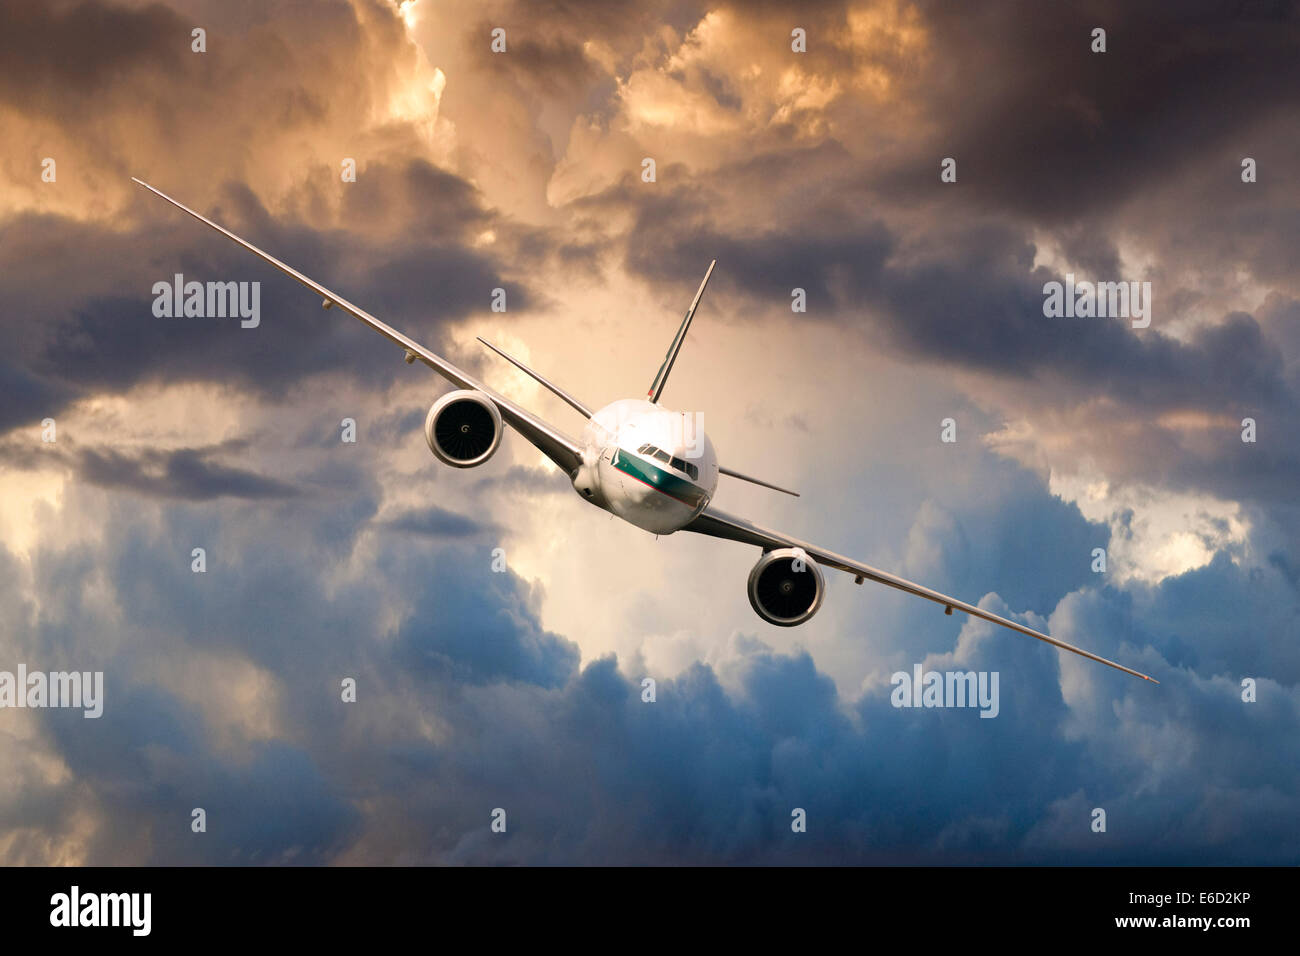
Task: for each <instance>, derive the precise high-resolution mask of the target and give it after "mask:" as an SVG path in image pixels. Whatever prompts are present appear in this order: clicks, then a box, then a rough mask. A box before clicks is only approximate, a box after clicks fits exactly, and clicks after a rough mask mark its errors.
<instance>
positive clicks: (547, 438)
mask: <svg viewBox="0 0 1300 956" xmlns="http://www.w3.org/2000/svg"><path fill="white" fill-rule="evenodd" d="M131 179H132V180H133V181H135V182H137V183H139V184H140V185H141V186H143V187H144V188H145V189H147V190H149V191H150V192H151V193H153V194H154V195H156V196H160V197H162V198H163V199H165V200H167V201H168V202H169V203H171V204H172V205H173V206H175V207H176V208H177V209H179V210H181V211H182V212H185V213H188V214H189V215H191V216H193V217H194V218H195V219H197V220H198V221H199V222H201V223H203V224H204V225H205V226H211V227H212V228H213V229H215V230H216V231H217V232H219V233H221V234H222V235H223V236H225V237H226V238H227V239H229V240H231V241H232V242H235V243H237V244H239V245H241V246H243V247H244V248H245V249H247V250H248V251H249V252H251V253H253V255H255V256H257V257H258V258H260V259H262V260H264V261H265V262H269V263H270V264H271V265H273V266H275V268H277V269H279V270H280V271H281V272H283V273H284V274H285V275H287V276H288V277H289V278H291V279H294V280H296V281H297V282H300V283H302V284H303V285H305V286H306V287H307V288H309V289H311V290H312V291H313V292H315V293H316V294H317V295H318V296H320V297H321V299H322V300H323V303H322V304H324V305H325V307H326V308H329V307H330V306H331V305H337V306H338V307H339V308H340V309H342V310H343V311H344V312H346V313H348V314H349V315H351V316H353V317H355V318H358V319H360V320H361V321H362V322H364V323H365V324H366V325H368V326H370V327H371V328H372V329H374V330H375V331H376V332H378V333H379V334H380V335H382V336H383V337H384V338H386V339H388V340H389V341H390V342H392V343H394V344H395V345H399V346H401V347H402V348H403V349H405V351H406V361H407V362H413V361H415V359H417V358H418V359H419V360H420V361H422V362H423V363H424V364H425V365H427V366H429V368H431V369H433V370H434V371H435V372H437V373H438V374H440V375H441V376H443V378H445V379H447V380H448V381H450V382H452V383H453V384H454V385H457V386H458V387H460V388H472V389H477V390H478V391H480V392H483V393H485V394H486V395H488V397H490V398H491V399H492V401H494V402H496V404H497V407H498V408H499V409H500V410H501V417H502V418H503V419H505V421H506V422H507V423H509V424H510V425H511V426H512V427H513V428H514V429H515V431H517V432H519V434H521V435H523V436H524V437H525V438H527V439H528V440H529V441H530V442H532V443H533V444H534V445H536V446H537V448H538V449H539V450H540V451H541V452H542V454H544V455H546V457H547V458H549V459H551V461H553V462H555V463H556V464H557V465H559V466H560V470H561V471H563V472H564V473H565V474H566V475H569V474H572V473H573V471H574V469H576V468H577V467H578V466H579V465H580V464H582V447H581V446H580V445H579V444H578V443H577V442H575V441H574V440H573V439H572V438H570V437H569V436H568V435H566V434H564V433H563V432H562V431H560V430H559V429H558V428H555V427H554V426H552V425H549V424H547V423H546V422H545V421H543V420H542V419H540V418H538V417H537V416H536V415H534V414H533V413H532V412H530V411H528V410H527V409H526V408H523V407H522V406H520V405H516V404H515V403H514V402H512V401H511V400H510V399H508V398H506V397H505V396H504V395H501V394H500V393H498V392H495V391H493V390H492V389H490V388H488V387H487V386H486V385H484V384H483V383H482V382H480V381H479V380H478V379H476V378H474V376H472V375H470V374H468V373H467V372H463V371H461V370H460V369H458V368H457V367H456V366H454V365H452V364H451V363H450V362H448V361H447V360H446V359H444V358H443V357H442V356H440V355H438V354H436V353H434V352H431V351H430V350H429V349H427V348H425V347H424V346H423V345H421V344H419V343H418V342H416V341H415V340H414V339H410V338H407V337H406V336H405V335H403V334H402V333H401V332H398V331H397V330H396V329H394V328H392V327H391V326H388V325H386V324H384V323H383V322H381V321H379V319H377V318H375V317H374V316H373V315H371V314H370V313H369V312H367V311H366V310H365V309H362V308H360V307H359V306H355V305H353V304H352V303H351V302H349V301H348V300H347V299H345V298H343V297H342V296H340V295H337V294H336V293H334V292H331V291H330V290H329V289H327V288H325V287H324V286H323V285H321V284H320V283H319V282H316V281H315V280H314V279H309V278H308V277H307V276H305V275H303V274H302V273H301V272H299V271H298V270H297V269H294V268H291V267H290V266H287V265H285V264H284V263H283V262H281V261H280V260H279V259H277V258H275V256H273V255H271V254H270V253H267V252H263V251H262V250H261V249H259V248H257V246H255V245H253V244H252V243H251V242H247V241H246V240H244V239H241V238H239V237H238V236H237V235H235V234H234V233H233V232H230V231H229V230H228V229H224V228H222V227H221V226H218V225H217V224H216V223H215V222H213V221H212V220H211V219H207V218H205V217H204V216H201V215H199V214H198V213H197V212H195V211H194V210H193V209H190V208H189V207H187V206H184V205H182V204H181V203H179V202H177V201H176V200H175V199H172V197H171V196H168V195H167V194H166V193H164V192H162V191H161V190H158V189H155V188H154V187H153V186H150V185H149V184H148V183H146V182H144V181H142V180H139V179H136V178H135V177H134V176H132V177H131Z"/></svg>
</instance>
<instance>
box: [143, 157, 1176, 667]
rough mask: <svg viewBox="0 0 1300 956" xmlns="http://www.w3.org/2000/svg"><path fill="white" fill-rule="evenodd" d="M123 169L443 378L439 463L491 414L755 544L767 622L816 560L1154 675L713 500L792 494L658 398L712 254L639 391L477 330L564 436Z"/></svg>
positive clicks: (432, 435) (435, 442) (616, 510)
mask: <svg viewBox="0 0 1300 956" xmlns="http://www.w3.org/2000/svg"><path fill="white" fill-rule="evenodd" d="M131 179H132V181H133V182H135V183H138V184H139V185H141V186H143V187H144V188H145V189H147V190H149V191H150V192H152V193H154V194H155V195H157V196H159V197H161V198H162V199H165V200H166V201H167V202H169V203H171V204H172V205H173V206H175V207H176V208H178V209H180V210H181V211H182V212H185V213H187V214H189V215H190V216H193V217H194V218H195V219H197V220H198V221H199V222H201V223H203V224H204V225H206V226H209V227H211V228H212V229H215V230H216V231H217V232H219V233H221V234H222V235H223V236H225V237H226V238H227V239H230V240H231V241H233V242H235V243H237V244H238V245H240V246H242V247H243V248H245V249H247V250H248V251H249V252H251V253H253V255H255V256H257V257H258V258H260V259H262V260H263V261H265V262H267V263H269V264H270V265H272V266H274V267H275V268H276V269H279V270H280V271H281V272H283V273H284V274H285V275H287V276H289V277H290V278H291V279H294V280H295V281H297V282H299V283H301V284H302V285H304V286H306V287H307V288H308V289H310V290H311V291H312V292H314V293H316V294H317V295H318V296H320V297H321V305H322V306H323V307H324V308H326V309H329V308H332V307H333V306H336V305H337V306H338V307H339V308H340V309H341V310H342V311H344V312H346V313H348V314H349V315H351V316H353V317H354V318H357V319H359V320H360V321H361V322H363V323H364V324H365V325H368V326H369V327H370V328H372V329H374V330H375V331H376V332H378V333H379V334H380V335H382V336H383V337H384V338H386V339H388V340H389V341H390V342H392V343H394V344H395V345H397V346H398V347H400V348H401V349H402V350H403V351H404V353H405V359H406V362H407V364H411V363H414V362H415V361H416V360H417V359H418V360H419V361H421V362H423V363H424V364H425V365H427V366H429V368H431V369H433V370H434V371H435V372H437V373H439V374H440V375H442V376H443V377H444V378H446V379H447V380H448V381H450V382H451V383H452V384H453V385H455V386H456V389H455V390H454V391H451V392H448V393H447V394H446V395H443V396H442V397H441V398H439V399H438V400H437V401H435V402H434V403H433V405H432V406H431V407H430V408H429V413H428V415H426V416H425V420H424V438H425V441H426V442H427V443H428V445H429V450H430V451H431V452H432V453H433V455H434V457H436V458H437V459H438V460H439V461H441V462H443V463H444V464H446V465H450V466H451V467H453V468H473V467H476V466H478V465H481V464H483V463H484V462H486V461H487V460H488V459H489V458H491V457H492V456H493V455H494V454H495V453H496V450H497V448H498V446H499V445H500V444H501V436H502V433H503V432H504V430H505V429H504V425H503V423H505V424H509V425H510V426H511V427H512V428H514V430H515V431H517V432H519V434H521V435H523V436H524V438H526V439H528V441H530V442H532V443H533V445H535V446H536V447H537V448H538V449H539V450H540V451H541V452H542V454H544V455H546V457H547V458H549V459H550V460H551V461H553V462H554V463H555V464H556V465H557V466H558V467H559V468H560V470H561V471H562V472H564V474H565V475H567V476H568V477H569V480H570V481H571V482H572V483H573V488H574V490H575V491H576V492H577V493H578V494H579V496H580V497H582V499H583V500H585V501H587V502H589V503H590V504H593V505H595V506H596V507H598V508H602V509H604V510H605V511H608V512H610V513H611V514H614V515H617V516H618V517H620V518H622V519H623V520H624V521H627V522H628V523H630V524H632V525H635V526H636V527H638V528H642V529H644V530H646V531H650V532H652V533H654V534H656V535H663V534H673V533H675V532H677V531H691V532H694V533H696V534H704V535H711V536H713V537H716V538H725V539H728V540H731V541H739V542H741V543H743V544H749V545H756V546H758V547H759V548H761V549H762V554H761V556H760V557H759V559H758V563H757V564H755V565H754V568H753V570H752V571H751V572H750V574H749V582H748V585H747V589H748V592H749V603H750V605H751V606H752V607H753V608H754V611H755V613H756V614H758V616H759V617H760V618H762V619H763V620H764V621H767V622H768V623H769V624H774V625H777V626H779V627H793V626H795V625H798V624H803V623H804V622H805V621H807V620H809V619H810V618H811V617H812V616H813V615H814V614H816V613H817V611H818V610H819V609H820V608H821V605H822V599H823V597H824V596H825V581H824V579H823V577H822V574H821V571H820V570H819V568H818V566H819V565H820V566H824V567H827V568H831V569H833V570H837V571H845V572H847V573H849V574H851V575H853V578H854V581H855V582H856V583H858V584H861V583H862V582H863V581H874V582H875V583H877V584H884V585H886V586H888V587H891V588H897V589H898V590H900V591H904V592H906V593H908V594H912V595H915V596H916V597H921V598H925V599H926V600H929V601H933V602H935V603H936V604H939V605H942V606H943V609H944V613H945V614H948V615H951V614H952V612H953V610H954V609H956V610H958V611H962V612H964V613H966V614H969V615H971V616H972V617H977V618H980V619H981V620H984V621H990V622H992V623H993V624H998V625H1001V626H1002V627H1006V628H1010V629H1011V630H1013V631H1018V632H1019V633H1021V634H1024V635H1026V636H1028V637H1032V638H1035V639H1037V640H1040V641H1045V642H1046V643H1048V644H1051V645H1053V646H1055V647H1058V648H1060V649H1061V650H1064V651H1069V652H1071V653H1073V654H1078V655H1080V656H1081V657H1086V658H1088V659H1089V660H1092V661H1096V662H1098V663H1100V664H1105V665H1106V666H1108V667H1113V668H1115V669H1116V670H1120V671H1123V672H1124V673H1126V674H1131V675H1133V676H1134V677H1140V678H1142V679H1143V680H1146V681H1151V682H1152V683H1156V684H1158V683H1159V681H1157V680H1155V679H1154V678H1152V677H1149V676H1147V675H1146V674H1143V673H1141V672H1139V671H1136V670H1133V669H1132V668H1129V667H1125V666H1124V665H1123V664H1118V663H1116V662H1115V661H1112V660H1108V659H1107V658H1104V657H1101V656H1099V655H1097V654H1093V653H1092V652H1091V651H1086V650H1084V649H1083V648H1081V647H1076V646H1074V645H1073V644H1069V643H1067V642H1065V641H1062V640H1059V639H1058V638H1055V637H1051V636H1050V635H1047V634H1043V633H1041V632H1039V631H1035V630H1034V629H1033V628H1029V627H1026V626H1025V625H1023V624H1017V623H1016V622H1015V621H1011V620H1008V619H1007V618H1004V617H1000V616H998V615H997V614H993V613H991V612H989V611H986V610H984V609H983V608H980V607H976V606H975V605H973V604H967V603H966V602H964V601H959V600H957V599H956V598H952V597H949V596H947V595H946V594H940V593H939V592H938V591H934V590H931V589H930V588H927V587H923V586H922V585H919V584H914V583H913V582H911V581H908V580H906V579H904V578H901V577H899V576H898V575H895V574H890V573H889V572H888V571H881V570H879V569H877V568H873V567H871V566H870V565H868V564H863V563H862V562H860V561H854V560H853V559H851V558H846V557H844V556H843V555H840V554H836V553H835V552H833V551H828V550H827V549H825V548H821V547H818V546H816V545H813V544H809V543H808V542H806V541H801V540H799V539H798V538H794V537H791V536H790V535H787V534H782V533H781V532H778V531H772V530H771V529H769V528H764V527H762V526H761V525H757V524H754V523H752V522H750V521H747V520H745V519H744V518H740V517H737V516H735V515H732V514H728V513H727V512H725V511H721V510H719V509H717V508H715V507H713V496H714V492H715V491H716V490H717V487H718V476H719V475H727V476H729V477H732V478H736V479H739V480H741V481H747V482H751V483H753V484H756V485H761V486H763V487H766V488H771V489H774V490H776V491H781V492H784V493H786V494H791V495H794V494H796V492H793V491H789V490H788V489H786V488H781V487H779V486H777V485H774V484H771V483H769V482H766V481H761V480H759V479H757V478H753V477H751V476H749V475H746V474H743V473H741V472H739V471H735V470H733V469H731V468H727V467H724V466H722V465H720V464H719V463H718V457H717V454H716V452H715V451H714V448H713V443H712V441H710V440H709V437H708V435H707V434H705V433H704V431H703V429H702V428H698V427H695V424H694V421H693V417H692V416H689V415H686V414H685V413H683V412H678V411H673V410H671V409H669V408H665V407H664V406H663V405H661V404H660V398H661V397H662V395H663V391H664V386H665V385H666V384H667V382H668V376H669V374H670V373H671V372H672V370H673V364H674V363H675V362H676V361H677V355H678V353H679V352H680V351H681V349H682V345H683V343H684V342H685V341H686V333H687V331H689V329H690V327H691V320H692V319H693V318H694V317H695V310H696V309H697V308H699V305H700V300H701V299H702V298H703V297H704V289H705V286H707V285H708V284H709V277H710V276H712V275H713V267H714V266H715V265H717V260H716V259H715V260H714V261H713V262H711V263H710V264H709V268H708V271H707V272H706V273H705V275H704V280H703V281H702V282H701V283H700V287H699V289H698V290H697V291H696V293H695V298H694V299H693V300H692V301H691V306H690V308H689V309H687V311H686V317H685V318H684V319H683V320H682V324H681V326H680V327H679V328H678V330H677V334H676V335H675V336H674V337H673V340H672V343H671V344H670V345H669V346H668V352H667V354H666V355H665V356H664V361H663V364H662V365H660V367H659V371H658V373H657V374H656V375H655V377H654V380H653V381H652V382H651V383H650V389H649V391H648V392H647V393H646V397H645V398H644V399H636V398H627V399H621V400H618V401H615V402H612V403H610V404H608V405H606V406H605V407H603V408H600V409H593V408H592V407H591V406H589V405H587V404H586V403H584V402H582V401H580V400H579V399H577V398H575V397H574V396H573V395H572V394H570V393H569V392H567V391H565V390H564V389H562V388H560V387H559V386H558V385H556V384H555V383H554V382H552V381H550V380H549V379H547V378H545V377H544V376H542V375H541V374H539V373H538V372H535V371H533V370H532V369H531V368H529V367H528V366H527V365H525V364H524V363H523V362H520V361H519V360H517V359H515V358H512V357H511V356H509V355H507V354H506V353H505V352H503V351H501V349H499V348H497V347H496V346H494V345H492V344H491V343H489V342H486V341H484V340H483V339H481V338H480V339H479V341H480V342H482V343H483V344H484V345H485V346H487V347H488V348H489V349H491V350H492V351H493V352H495V353H496V354H497V355H499V356H501V357H502V358H504V359H505V360H506V361H508V362H510V363H511V364H512V365H514V366H515V367H516V368H518V369H519V370H520V371H522V372H524V373H525V374H526V375H529V376H531V377H532V378H533V379H534V380H536V381H537V382H538V384H540V385H541V386H542V387H544V388H546V389H547V390H549V391H550V392H552V393H554V394H555V395H556V396H558V397H559V398H560V399H561V400H562V401H564V402H565V403H566V404H568V405H569V406H570V407H571V408H573V409H574V410H575V411H577V412H578V413H579V414H580V415H582V416H583V417H584V418H585V419H586V420H587V423H586V425H585V426H584V428H583V431H582V436H581V438H580V439H578V440H575V439H573V438H571V437H569V435H567V434H565V433H564V432H563V431H561V430H560V429H558V428H556V427H555V426H554V425H551V424H550V423H548V422H545V421H543V420H542V419H541V418H540V417H538V416H537V415H535V414H533V413H532V412H530V411H528V410H527V409H526V408H524V407H522V406H521V405H519V404H517V403H515V402H513V401H511V400H510V399H508V398H506V397H505V396H504V395H502V394H500V393H499V392H496V391H494V390H493V389H491V388H489V387H488V386H487V385H485V384H484V383H482V382H480V381H479V380H478V379H476V378H474V376H472V375H470V374H469V373H468V372H465V371H462V370H461V369H459V368H457V367H456V366H455V365H453V364H451V362H449V361H447V360H446V359H444V358H442V357H441V356H440V355H437V354H435V353H434V352H432V351H430V350H429V349H427V348H425V347H424V346H423V345H420V344H419V343H418V342H416V341H414V340H413V339H411V338H409V337H407V336H406V335H404V334H402V333H401V332H399V331H397V330H396V329H394V328H392V327H390V326H388V325H386V324H384V323H383V322H381V321H380V320H379V319H377V318H375V317H374V316H373V315H371V314H370V313H369V312H367V311H365V310H364V309H362V308H360V307H359V306H356V305H353V304H352V303H351V302H349V301H348V300H347V299H345V298H343V297H342V296H340V295H338V294H337V293H335V292H332V291H330V290H329V289H327V288H325V286H323V285H321V284H320V283H318V282H316V281H315V280H314V279H310V278H308V277H307V276H305V275H303V274H302V273H301V272H298V271H297V270H296V269H293V268H291V267H290V266H288V265H285V264H284V263H283V262H281V261H280V260H279V259H277V258H275V257H274V256H272V255H271V254H269V253H267V252H263V251H262V250H261V249H259V248H257V246H255V245H253V244H252V243H251V242H248V241H247V240H244V239H241V238H240V237H239V236H237V235H235V234H234V233H233V232H230V231H229V230H228V229H225V228H223V227H222V226H219V225H217V224H216V223H215V222H213V221H212V220H210V219H207V218H206V217H204V216H202V215H200V214H199V213H197V212H195V211H194V210H193V209H190V208H189V207H187V206H184V205H182V204H181V203H179V202H177V201H176V200H175V199H173V198H172V197H170V196H168V195H167V194H166V193H164V192H162V191H161V190H158V189H155V188H154V187H153V186H150V185H149V184H148V183H146V182H144V181H143V180H140V179H136V178H135V177H134V176H132V177H131Z"/></svg>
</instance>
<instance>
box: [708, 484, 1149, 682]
mask: <svg viewBox="0 0 1300 956" xmlns="http://www.w3.org/2000/svg"><path fill="white" fill-rule="evenodd" d="M682 530H683V531H694V532H696V533H697V534H707V535H712V536H713V537H715V538H726V539H728V540H730V541H741V542H743V543H745V544H756V545H758V546H759V547H760V548H763V549H764V550H770V549H773V548H801V549H803V551H805V552H806V553H807V555H808V557H810V558H812V559H813V560H814V561H816V562H817V563H818V564H823V565H825V566H826V567H828V568H835V569H836V570H839V571H847V572H848V573H849V574H852V575H853V576H854V577H855V578H856V579H857V582H858V583H859V584H861V583H862V581H863V579H866V580H870V581H875V582H876V583H877V584H886V585H888V586H889V587H891V588H897V589H898V590H900V591H906V592H907V593H908V594H915V595H916V596H917V597H923V598H925V599H926V600H928V601H934V602H935V603H936V604H942V605H944V607H945V609H946V612H947V613H949V614H951V613H952V609H953V608H956V609H957V610H959V611H964V612H965V613H967V614H969V615H971V616H972V617H978V618H980V619H982V620H985V621H991V622H992V623H994V624H1000V625H1001V626H1003V627H1009V628H1011V630H1013V631H1019V632H1020V633H1021V634H1025V635H1027V636H1029V637H1032V638H1036V639H1037V640H1040V641H1046V642H1047V643H1048V644H1053V645H1055V646H1056V647H1059V648H1061V649H1062V650H1065V651H1070V652H1071V653H1072V654H1078V655H1079V656H1081V657H1086V658H1088V659H1089V660H1093V661H1096V662H1097V663H1099V664H1105V665H1106V666H1107V667H1113V668H1115V669H1116V670H1121V671H1123V672H1124V673H1126V674H1132V675H1133V676H1134V677H1141V678H1142V679H1143V680H1149V681H1151V682H1152V683H1153V684H1158V683H1160V682H1159V681H1157V680H1155V679H1154V678H1151V677H1148V676H1147V675H1146V674H1143V673H1140V672H1138V671H1135V670H1133V669H1131V668H1128V667H1125V666H1124V665H1123V664H1116V663H1115V662H1114V661H1111V660H1107V659H1106V658H1104V657H1099V656H1098V655H1096V654H1093V653H1091V652H1090V651H1085V650H1084V649H1083V648H1081V647H1075V646H1074V645H1073V644H1067V643H1066V642H1065V641H1061V640H1057V639H1056V638H1054V637H1050V636H1049V635H1047V634H1042V633H1040V632H1038V631H1035V630H1034V629H1033V628H1029V627H1025V626H1024V625H1023V624H1017V623H1016V622H1015V621H1009V620H1007V619H1006V618H1005V617H999V616H998V615H996V614H993V613H991V612H989V611H985V610H984V609H982V608H978V607H976V606H975V605H973V604H967V603H966V602H965V601H958V600H957V599H956V598H950V597H948V596H947V595H946V594H940V593H939V592H938V591H932V590H931V589H930V588H927V587H922V586H921V585H919V584H913V583H912V582H911V581H908V580H906V579H904V578H900V577H898V576H897V575H894V574H890V573H889V572H888V571H880V570H878V569H876V568H873V567H871V566H870V565H867V564H862V563H861V562H859V561H854V560H852V559H850V558H846V557H844V556H843V555H840V554H836V553H835V552H834V551H827V550H826V549H825V548H819V547H817V546H816V545H812V544H808V543H807V542H806V541H800V540H799V539H798V538H792V537H790V536H789V535H784V534H781V533H779V532H776V531H771V530H769V529H767V528H763V527H760V526H758V525H756V524H753V523H752V522H749V521H746V520H745V519H744V518H737V517H735V516H734V515H729V514H727V513H726V512H723V511H718V510H717V509H716V508H713V507H708V508H705V509H704V511H702V512H701V513H700V514H699V516H698V517H696V518H695V520H694V521H692V522H691V523H690V524H688V525H687V526H686V527H685V528H683V529H682Z"/></svg>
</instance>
